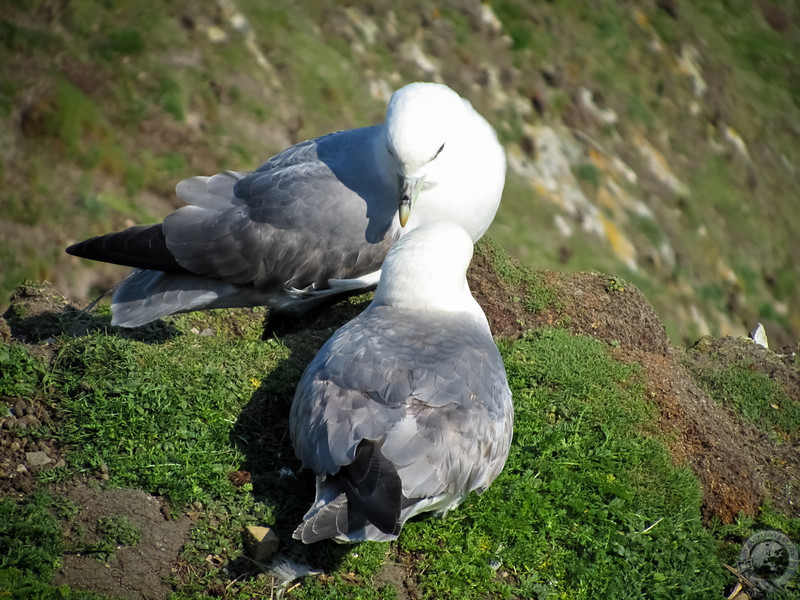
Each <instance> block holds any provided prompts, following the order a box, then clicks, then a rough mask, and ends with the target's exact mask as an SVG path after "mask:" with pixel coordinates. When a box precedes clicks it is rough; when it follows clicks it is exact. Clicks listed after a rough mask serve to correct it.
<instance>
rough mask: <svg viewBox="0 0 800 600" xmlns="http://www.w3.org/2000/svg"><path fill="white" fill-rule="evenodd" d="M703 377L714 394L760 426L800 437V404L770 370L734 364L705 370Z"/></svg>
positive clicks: (782, 435) (781, 434)
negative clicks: (773, 377) (754, 369)
mask: <svg viewBox="0 0 800 600" xmlns="http://www.w3.org/2000/svg"><path fill="white" fill-rule="evenodd" d="M699 378H700V380H701V382H702V383H703V384H704V387H705V388H706V389H707V390H708V392H709V394H710V395H711V397H712V398H714V399H715V400H716V401H717V402H719V403H720V404H723V405H725V406H729V407H731V408H733V409H734V410H735V411H736V412H737V413H738V414H740V415H742V416H743V417H744V418H745V419H747V420H748V421H749V422H750V423H752V424H753V425H755V426H757V427H758V428H760V429H762V430H764V431H767V432H769V433H771V434H773V435H776V436H777V437H778V438H779V439H782V440H784V441H787V442H791V441H792V440H796V439H798V437H800V405H798V404H797V403H796V402H794V401H792V400H791V398H789V397H788V396H787V395H786V394H785V392H784V391H783V389H782V388H781V386H780V384H779V383H778V382H777V381H775V380H774V379H772V378H771V377H770V376H769V375H767V374H766V373H759V372H758V371H753V370H751V369H750V368H748V367H747V366H746V365H743V364H733V365H730V366H729V367H727V368H725V369H723V370H720V371H715V372H701V373H700V374H699Z"/></svg>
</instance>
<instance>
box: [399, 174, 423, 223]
mask: <svg viewBox="0 0 800 600" xmlns="http://www.w3.org/2000/svg"><path fill="white" fill-rule="evenodd" d="M397 180H398V190H397V192H398V196H399V204H398V207H397V211H398V215H399V217H400V227H405V226H406V223H408V217H409V216H411V208H412V207H413V206H414V203H415V202H416V201H417V197H418V196H419V193H420V191H421V190H422V184H423V183H424V182H425V179H424V178H423V177H398V178H397Z"/></svg>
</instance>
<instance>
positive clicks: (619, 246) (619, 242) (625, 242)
mask: <svg viewBox="0 0 800 600" xmlns="http://www.w3.org/2000/svg"><path fill="white" fill-rule="evenodd" d="M599 218H600V222H601V223H602V224H603V229H604V231H605V234H606V237H607V238H608V242H609V244H611V249H612V250H613V251H614V254H616V255H617V257H618V258H619V259H620V260H621V261H622V262H623V263H624V264H625V266H626V267H628V268H629V269H631V270H632V271H636V270H637V266H636V248H635V247H634V245H633V244H632V243H631V241H630V240H629V239H628V238H627V237H625V235H624V234H623V233H622V232H621V231H620V230H619V228H617V226H616V225H615V224H614V223H613V222H611V221H609V220H608V219H607V218H605V217H604V216H603V215H599Z"/></svg>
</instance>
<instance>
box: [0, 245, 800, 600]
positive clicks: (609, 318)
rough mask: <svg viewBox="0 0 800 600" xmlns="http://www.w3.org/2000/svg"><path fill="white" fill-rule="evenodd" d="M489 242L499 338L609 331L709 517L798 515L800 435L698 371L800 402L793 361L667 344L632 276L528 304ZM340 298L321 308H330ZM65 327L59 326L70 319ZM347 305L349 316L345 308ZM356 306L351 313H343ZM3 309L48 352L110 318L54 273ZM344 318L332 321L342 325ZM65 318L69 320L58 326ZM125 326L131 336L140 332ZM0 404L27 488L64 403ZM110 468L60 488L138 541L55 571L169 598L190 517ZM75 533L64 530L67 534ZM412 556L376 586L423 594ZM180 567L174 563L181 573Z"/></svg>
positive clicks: (481, 288) (733, 349)
mask: <svg viewBox="0 0 800 600" xmlns="http://www.w3.org/2000/svg"><path fill="white" fill-rule="evenodd" d="M491 263H492V257H491V253H486V254H476V256H475V259H474V260H473V264H472V267H471V269H470V272H469V279H470V285H471V287H472V289H473V292H474V294H475V297H476V299H477V300H478V301H479V303H480V304H481V305H482V306H483V308H484V310H485V312H486V314H487V317H488V319H489V322H490V324H491V326H492V329H493V331H494V332H495V334H496V335H497V336H498V337H511V338H518V337H520V336H522V335H524V333H525V332H526V331H528V330H529V329H533V328H538V327H543V326H559V327H566V328H568V329H569V330H570V331H572V332H573V333H575V334H583V335H588V336H591V337H595V338H597V339H600V340H603V341H605V342H606V343H608V344H609V345H610V346H611V347H612V351H613V352H614V353H615V354H616V355H617V357H618V358H619V359H620V360H623V361H626V362H636V363H638V364H640V365H641V366H642V367H643V370H642V373H643V377H645V378H646V380H645V385H646V390H647V392H648V393H649V396H650V397H651V398H652V400H653V402H654V403H656V405H657V406H658V408H659V410H660V414H661V418H660V423H659V426H660V430H661V431H660V432H657V434H658V435H665V436H666V437H667V439H668V440H670V449H671V451H672V454H673V458H674V460H675V462H676V463H679V464H688V465H689V466H690V467H691V468H692V469H693V471H694V472H695V474H696V475H697V477H698V478H699V480H700V482H701V484H702V488H703V505H702V511H703V516H704V517H705V518H706V519H711V518H713V517H718V518H719V519H721V520H722V521H723V522H731V521H732V520H733V519H734V518H735V517H736V516H737V515H738V514H739V513H744V514H747V515H754V514H756V511H757V510H758V507H759V506H761V505H762V504H763V503H764V502H765V501H769V502H770V503H772V505H773V506H775V507H776V508H778V509H780V510H782V511H784V512H786V513H787V514H789V515H792V516H798V515H800V510H799V509H798V503H797V502H796V501H795V499H794V497H795V496H796V492H795V490H797V489H798V488H799V487H800V452H798V450H800V446H798V444H799V443H800V442H798V440H797V439H794V440H783V441H781V440H776V439H775V436H769V435H767V434H766V433H764V432H761V431H759V430H758V429H757V428H756V427H754V426H753V425H750V424H748V423H746V422H744V421H743V420H742V419H741V418H739V417H738V416H737V415H735V414H733V413H732V412H731V411H730V410H728V409H727V408H725V407H723V406H721V405H719V404H717V403H716V402H714V400H712V399H711V397H710V396H709V395H708V394H707V393H706V391H704V390H703V389H702V388H701V387H700V385H699V384H698V383H697V382H696V380H695V375H694V374H695V373H697V372H701V371H702V370H704V369H706V370H707V369H711V368H724V366H725V365H726V364H730V363H732V362H739V363H741V362H742V361H746V362H747V364H748V365H750V368H753V369H755V370H759V371H760V372H763V373H766V374H768V375H769V376H770V377H772V378H773V379H774V380H775V381H777V382H778V383H780V384H781V386H783V388H785V389H786V390H787V395H788V397H790V398H791V400H792V401H794V402H800V373H799V372H798V369H797V367H796V366H795V365H794V362H793V361H791V360H787V359H785V357H781V356H779V355H777V354H775V353H773V352H770V351H767V350H764V349H762V348H760V347H758V346H756V345H755V344H753V343H751V342H749V341H744V340H732V339H727V340H712V339H707V340H704V341H701V342H700V343H699V344H698V346H696V347H695V348H693V349H691V350H690V351H682V350H677V349H674V348H671V347H670V346H669V343H668V339H667V336H666V333H665V330H664V327H663V326H662V325H661V323H660V321H659V320H658V317H657V315H656V314H655V312H654V310H653V308H652V306H651V305H650V303H649V302H647V300H646V299H645V298H644V296H643V295H642V294H641V293H640V292H639V291H638V290H637V289H635V288H634V287H632V286H628V285H626V284H624V283H622V282H619V281H616V280H612V279H610V278H608V277H607V276H604V275H601V274H597V273H576V274H570V275H566V274H559V273H553V272H541V273H538V274H536V275H537V278H538V279H537V283H536V285H544V286H547V287H548V288H550V289H551V290H553V292H554V294H553V296H552V300H551V301H550V302H549V303H548V304H547V306H545V307H544V308H542V309H541V310H538V311H534V312H529V311H528V310H526V309H525V307H524V305H523V301H522V300H521V299H523V298H526V294H527V290H526V289H524V286H523V285H522V284H521V285H518V286H512V285H508V284H506V283H505V282H504V281H503V280H502V279H501V278H500V277H499V276H498V275H497V274H496V273H495V271H494V270H493V269H492V267H491ZM337 311H338V308H337V309H334V310H333V311H329V312H326V313H325V315H326V316H323V317H308V318H305V319H303V320H301V323H306V325H308V322H309V320H313V319H314V318H316V319H317V320H319V319H320V318H321V319H328V320H329V319H331V318H333V317H331V315H332V314H333V315H337V314H339V313H338V312H337ZM67 314H68V315H70V317H71V318H70V319H68V320H66V322H67V323H69V325H68V326H67V327H68V328H69V331H64V330H63V327H64V323H65V320H64V319H63V318H62V319H61V320H59V316H61V317H63V316H64V315H67ZM342 314H343V315H345V316H340V317H337V318H340V320H342V322H344V320H347V318H350V317H352V315H350V317H348V316H347V315H346V314H345V313H342ZM348 314H349V313H348ZM4 317H5V318H0V337H2V338H3V339H5V340H9V339H12V338H13V339H16V340H17V341H20V342H23V343H26V344H28V345H29V347H30V348H31V349H32V350H34V351H35V352H38V353H39V355H41V356H44V357H45V358H46V359H47V358H49V357H50V356H51V354H52V349H53V347H54V344H53V342H54V341H55V340H54V339H53V338H55V337H56V336H58V335H62V334H69V335H82V334H85V333H86V332H88V331H91V330H94V329H101V328H104V327H107V323H106V320H103V319H98V318H96V317H94V316H92V315H89V314H85V313H80V312H79V311H78V310H77V309H76V308H75V307H74V306H73V305H71V304H70V303H69V302H68V301H67V300H65V299H64V298H63V297H62V296H61V295H60V294H58V293H57V292H56V291H55V290H54V289H53V288H52V286H49V285H47V284H37V285H26V286H23V287H21V288H20V289H19V290H17V292H16V293H15V294H14V296H13V297H12V299H11V306H10V308H9V310H8V311H7V312H6V314H5V315H4ZM338 324H340V323H337V324H334V325H335V326H338ZM60 328H62V329H60ZM130 335H136V334H135V333H134V332H132V333H130ZM1 400H2V401H3V402H4V403H5V407H7V411H6V408H5V407H2V410H1V411H0V494H3V495H15V496H19V495H24V494H27V493H29V492H30V491H31V489H32V487H33V484H34V479H33V475H34V474H35V473H36V471H37V470H38V469H42V468H52V467H55V466H59V465H60V464H62V463H60V461H61V460H62V458H61V456H62V454H63V453H64V452H65V451H66V450H67V449H63V448H59V446H58V444H57V443H56V442H55V440H54V439H37V440H33V439H32V438H29V437H28V436H26V429H27V428H28V427H30V426H34V425H36V424H37V423H48V422H50V423H52V424H57V422H58V419H59V415H58V411H57V407H52V406H46V405H44V404H43V403H41V402H39V401H37V400H26V399H18V398H2V399H1ZM103 479H104V477H103V474H102V473H99V474H94V479H93V480H92V481H82V482H76V481H71V482H70V483H69V484H62V485H61V487H60V488H58V492H59V493H63V494H64V495H66V496H68V497H69V498H71V499H72V500H73V501H75V502H77V503H78V504H79V505H80V506H81V507H82V508H81V510H80V512H79V513H78V515H77V516H76V517H75V521H73V525H72V528H73V530H75V529H76V527H77V528H78V530H80V528H83V530H84V531H87V532H89V535H91V532H92V531H93V529H92V528H93V527H94V524H96V523H97V519H98V518H99V517H100V516H108V515H125V516H127V517H128V518H129V519H131V520H132V521H133V522H135V523H136V524H138V525H139V526H140V527H141V530H142V532H143V535H142V539H141V540H140V542H139V543H137V544H136V545H135V546H134V547H131V548H122V549H120V550H118V551H117V552H115V553H114V555H113V557H111V559H110V560H109V562H108V564H107V566H104V565H103V563H101V562H99V561H98V560H97V559H96V558H95V557H93V556H81V555H78V554H71V555H67V556H65V558H64V561H63V565H62V567H61V568H60V569H59V571H58V573H57V575H56V577H55V581H56V582H57V583H66V584H69V585H71V586H73V587H75V588H77V589H91V590H95V591H100V592H105V593H110V594H115V595H118V596H121V597H126V598H166V597H167V595H168V593H169V589H168V587H167V586H166V585H164V584H163V583H162V578H163V577H168V576H170V574H171V573H173V576H175V577H180V573H179V570H180V566H179V565H180V564H181V563H180V559H179V552H180V549H181V546H182V545H183V543H184V542H185V541H186V539H187V536H188V532H189V530H190V527H191V522H190V520H189V519H188V517H186V516H185V515H184V516H182V517H181V518H179V519H178V520H171V519H169V518H167V517H166V516H165V514H166V515H168V514H169V509H168V507H165V506H164V505H163V503H162V502H161V501H160V500H159V499H157V498H153V497H151V496H149V495H147V494H145V493H144V492H141V491H136V490H106V489H102V485H103ZM69 535H70V534H69V532H68V536H69ZM409 561H413V558H411V557H408V556H405V555H403V554H402V553H400V552H399V551H398V552H396V553H395V555H394V556H393V558H392V559H390V560H388V561H387V564H386V565H385V567H384V568H383V569H382V570H381V571H380V573H379V574H378V575H377V576H376V579H375V583H376V585H384V584H387V583H391V584H393V585H394V587H395V588H396V589H397V590H398V594H399V596H398V597H400V598H406V599H409V600H413V599H415V598H417V597H418V591H417V584H416V581H415V579H414V577H413V569H412V568H411V563H410V562H409ZM176 573H177V574H176Z"/></svg>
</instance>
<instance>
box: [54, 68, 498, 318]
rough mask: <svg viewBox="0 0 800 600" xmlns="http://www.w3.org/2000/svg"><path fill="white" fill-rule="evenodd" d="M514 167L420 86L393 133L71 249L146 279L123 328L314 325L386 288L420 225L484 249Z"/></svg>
mask: <svg viewBox="0 0 800 600" xmlns="http://www.w3.org/2000/svg"><path fill="white" fill-rule="evenodd" d="M505 170H506V160H505V154H504V151H503V148H502V146H501V145H500V144H499V143H498V140H497V136H496V134H495V132H494V130H493V129H492V127H491V126H490V125H489V123H488V122H487V121H486V120H485V119H484V118H483V117H481V115H479V114H478V113H477V112H476V111H475V110H474V109H473V108H472V106H471V105H470V103H469V102H467V101H466V100H464V99H462V98H461V97H460V96H459V95H458V94H456V93H455V92H454V91H453V90H451V89H450V88H448V87H446V86H444V85H439V84H434V83H412V84H409V85H406V86H405V87H402V88H400V89H399V90H397V91H396V92H395V93H394V94H393V96H392V98H391V100H390V102H389V106H388V108H387V112H386V119H385V122H384V123H381V124H379V125H374V126H372V127H365V128H360V129H352V130H348V131H340V132H337V133H332V134H329V135H326V136H323V137H320V138H317V139H313V140H309V141H306V142H302V143H300V144H297V145H296V146H292V147H291V148H288V149H287V150H284V151H283V152H281V153H280V154H278V155H276V156H274V157H273V158H271V159H270V160H268V161H267V162H266V163H264V164H263V165H262V166H261V167H260V168H259V169H257V170H256V171H254V172H235V171H227V172H224V173H220V174H217V175H214V176H211V177H194V178H191V179H186V180H184V181H181V182H180V183H179V184H178V186H177V189H176V191H177V195H178V197H179V198H180V199H182V200H184V201H185V202H187V203H188V205H187V206H184V207H181V208H179V209H178V210H176V211H175V212H173V213H171V214H170V215H168V216H167V217H166V218H165V219H164V221H163V222H162V223H160V224H157V225H149V226H137V227H131V228H129V229H127V230H124V231H121V232H117V233H110V234H107V235H102V236H98V237H94V238H91V239H88V240H85V241H83V242H80V243H77V244H74V245H72V246H70V247H69V248H67V252H69V253H70V254H74V255H76V256H81V257H84V258H90V259H93V260H99V261H104V262H111V263H116V264H121V265H127V266H131V267H134V268H136V269H137V271H135V272H134V273H133V274H132V275H131V276H129V277H128V278H127V279H126V280H124V281H123V282H122V283H121V284H120V285H119V287H118V288H117V290H116V292H115V294H114V298H113V301H112V314H113V318H112V323H113V324H115V325H121V326H123V327H135V326H138V325H143V324H145V323H148V322H150V321H153V320H156V319H158V318H160V317H163V316H165V315H169V314H173V313H178V312H187V311H192V310H198V309H205V308H230V307H238V306H259V305H265V306H270V307H273V308H275V309H277V310H279V311H283V312H288V313H295V314H302V313H303V312H305V311H307V310H308V309H309V308H311V307H312V306H314V305H315V304H317V303H319V302H320V301H321V300H324V299H325V298H326V297H329V296H331V295H338V294H341V293H346V292H348V291H354V290H360V289H369V288H372V287H374V286H375V284H376V283H377V281H378V279H379V277H380V267H381V263H382V262H383V259H384V257H385V255H386V251H387V250H388V249H389V247H390V246H391V245H392V243H393V242H394V241H395V240H397V239H398V238H399V237H400V236H401V235H402V234H403V233H404V232H406V231H409V230H412V229H413V228H414V227H416V226H417V225H419V224H421V223H428V222H433V221H451V222H454V223H457V224H458V225H460V226H461V227H462V228H463V229H464V230H466V231H467V233H468V234H469V236H470V237H471V238H472V240H473V241H475V240H477V239H478V238H480V237H481V235H483V233H484V232H485V231H486V229H487V228H488V227H489V225H490V224H491V222H492V220H493V218H494V215H495V213H496V211H497V208H498V205H499V202H500V196H501V193H502V189H503V184H504V181H505Z"/></svg>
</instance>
